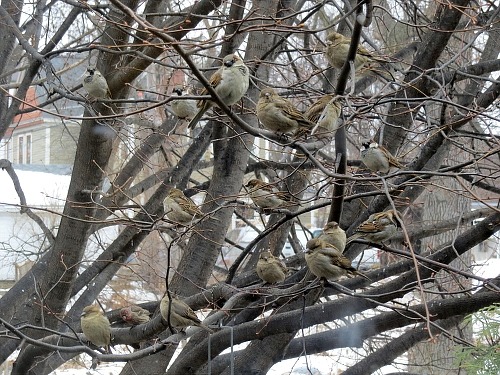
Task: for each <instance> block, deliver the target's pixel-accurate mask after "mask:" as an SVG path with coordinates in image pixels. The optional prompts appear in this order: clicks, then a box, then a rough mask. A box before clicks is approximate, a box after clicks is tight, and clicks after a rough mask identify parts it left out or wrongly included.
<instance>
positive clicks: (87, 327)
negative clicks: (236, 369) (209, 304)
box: [81, 210, 399, 353]
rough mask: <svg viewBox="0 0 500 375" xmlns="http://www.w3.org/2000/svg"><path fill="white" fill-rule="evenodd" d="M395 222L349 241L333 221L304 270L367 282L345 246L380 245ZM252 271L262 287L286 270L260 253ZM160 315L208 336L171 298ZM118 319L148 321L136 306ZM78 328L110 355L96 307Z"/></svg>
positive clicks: (371, 224) (367, 228)
mask: <svg viewBox="0 0 500 375" xmlns="http://www.w3.org/2000/svg"><path fill="white" fill-rule="evenodd" d="M398 220H399V219H398V218H397V214H396V212H395V211H394V210H388V211H384V212H379V213H376V214H372V215H370V217H369V218H368V219H367V220H366V221H364V222H363V223H362V224H360V225H359V226H358V228H357V229H356V231H355V233H354V234H353V235H352V236H351V237H349V238H347V236H346V233H345V231H344V230H343V229H342V228H340V227H339V225H338V223H336V222H335V221H331V222H329V223H327V224H326V225H325V226H324V228H323V232H322V233H321V234H320V235H319V236H318V237H317V238H313V239H311V240H309V241H308V242H307V244H306V247H307V250H306V252H305V260H306V264H307V267H308V269H309V270H310V271H311V273H312V274H313V275H315V276H316V277H318V278H320V279H324V280H337V279H339V278H340V277H342V276H346V275H347V276H361V277H364V278H366V279H368V277H367V276H365V275H364V274H363V273H361V272H359V271H358V270H356V269H355V268H354V267H353V266H352V265H351V261H350V260H349V259H348V258H347V257H345V256H344V255H343V252H344V250H345V248H346V246H347V244H349V243H350V242H352V241H355V240H358V239H364V240H367V241H370V242H376V243H382V242H383V241H386V240H388V239H390V238H391V237H392V236H393V235H394V234H395V233H396V231H397V227H398V226H399V221H398ZM255 271H256V273H257V275H258V276H259V278H260V279H261V280H263V281H264V282H265V283H269V284H275V283H281V282H283V281H285V279H286V276H287V271H288V269H287V267H286V265H285V264H284V263H283V261H282V260H280V259H279V258H278V257H275V256H274V255H273V254H272V253H271V252H270V251H262V252H261V253H260V254H259V260H258V261H257V266H256V269H255ZM368 280H369V279H368ZM160 314H161V317H162V319H163V321H164V323H165V324H167V325H170V326H171V327H172V328H175V329H184V328H187V327H189V326H196V327H200V328H203V329H205V330H207V331H209V332H212V330H211V329H210V328H208V327H207V326H206V325H204V324H203V323H202V322H201V321H200V319H199V318H198V317H197V316H196V314H195V313H194V311H193V310H192V309H191V308H190V307H189V306H188V305H187V304H186V303H185V302H184V301H182V300H180V299H179V298H178V297H177V296H175V295H171V298H169V296H168V294H165V296H164V297H163V298H162V300H161V301H160ZM120 316H121V318H122V320H123V321H124V322H125V323H126V324H127V325H130V326H135V325H139V324H144V323H147V322H149V320H150V313H149V311H148V310H145V309H143V308H141V307H139V306H128V307H124V308H122V309H121V310H120ZM81 328H82V332H83V334H84V335H85V337H86V339H87V340H88V341H90V342H91V343H92V344H94V345H95V346H97V347H103V348H104V349H105V351H106V352H107V353H110V348H109V345H110V343H111V324H110V322H109V320H108V318H107V317H106V316H105V315H104V313H103V312H102V311H101V309H100V308H99V306H97V305H90V306H87V307H85V308H84V309H83V312H82V314H81Z"/></svg>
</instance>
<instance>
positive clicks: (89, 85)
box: [83, 67, 111, 99]
mask: <svg viewBox="0 0 500 375" xmlns="http://www.w3.org/2000/svg"><path fill="white" fill-rule="evenodd" d="M83 88H84V89H85V90H87V92H88V93H89V95H90V96H92V97H93V98H95V99H109V98H111V94H110V92H109V87H108V82H107V81H106V78H104V77H103V75H102V74H101V72H100V71H99V70H97V69H96V68H91V67H88V68H87V72H86V74H85V77H84V78H83Z"/></svg>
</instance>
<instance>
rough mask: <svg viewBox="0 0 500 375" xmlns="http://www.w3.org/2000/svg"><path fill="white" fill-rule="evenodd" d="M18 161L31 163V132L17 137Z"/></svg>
mask: <svg viewBox="0 0 500 375" xmlns="http://www.w3.org/2000/svg"><path fill="white" fill-rule="evenodd" d="M17 162H18V163H19V164H31V134H26V135H19V136H18V137H17Z"/></svg>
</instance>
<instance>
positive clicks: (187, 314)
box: [160, 294, 212, 332]
mask: <svg viewBox="0 0 500 375" xmlns="http://www.w3.org/2000/svg"><path fill="white" fill-rule="evenodd" d="M170 301H172V303H171V304H170ZM169 305H171V307H170V314H169ZM160 313H161V316H162V318H163V320H164V321H165V322H170V325H171V326H172V327H173V328H179V329H183V328H187V327H189V326H196V327H201V328H203V329H205V330H207V331H209V332H212V330H211V329H210V328H208V327H207V326H205V325H204V324H202V323H201V320H200V319H198V317H197V316H196V314H195V313H194V311H193V310H192V309H191V308H190V307H189V306H188V305H187V304H186V303H185V302H184V301H181V300H180V299H178V298H177V297H176V296H174V295H172V299H171V300H170V299H169V298H168V294H165V296H164V297H163V298H162V300H161V302H160Z"/></svg>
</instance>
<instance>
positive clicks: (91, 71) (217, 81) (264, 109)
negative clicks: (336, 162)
mask: <svg viewBox="0 0 500 375" xmlns="http://www.w3.org/2000/svg"><path fill="white" fill-rule="evenodd" d="M350 42H351V41H350V39H349V38H346V37H344V36H343V35H341V34H338V33H335V32H333V33H331V34H329V35H328V37H327V40H326V45H327V47H326V49H325V51H324V52H325V56H326V58H327V60H328V62H329V63H330V65H331V66H332V67H334V68H337V69H340V68H342V66H343V65H344V63H345V61H346V59H347V53H348V50H349V45H350ZM374 61H380V60H379V59H377V58H376V57H374V56H373V55H372V54H371V53H370V52H368V51H367V50H366V49H364V48H363V47H362V46H358V49H357V54H356V57H355V60H354V67H355V70H356V71H357V70H359V69H361V68H362V67H364V66H366V65H368V64H371V63H372V62H374ZM209 82H210V85H211V87H212V88H213V89H214V91H215V92H216V94H217V96H218V97H219V99H220V100H221V101H222V102H223V103H224V104H226V105H227V106H231V105H233V104H235V103H237V102H238V101H239V100H240V99H241V98H242V97H243V96H244V95H245V93H246V91H247V90H248V87H249V69H248V67H247V66H246V65H245V64H244V62H243V61H242V59H241V58H240V57H239V56H237V55H236V54H230V55H227V56H226V57H224V59H223V62H222V66H221V67H220V68H219V69H218V70H217V71H216V72H215V73H214V74H213V75H212V76H211V77H210V80H209ZM83 87H84V88H85V90H87V92H88V93H89V95H90V96H91V97H93V98H95V99H107V98H110V92H109V88H108V84H107V81H106V79H105V78H104V77H103V75H102V74H101V73H100V72H99V71H98V70H97V69H95V68H88V69H87V73H86V75H85V77H84V80H83ZM173 92H174V93H175V94H176V95H177V96H178V97H182V96H183V93H184V89H183V87H180V86H178V87H175V88H174V90H173ZM201 94H202V95H207V94H208V91H207V90H206V89H204V91H203V92H202V93H201ZM213 106H217V104H216V103H215V102H214V101H212V100H209V99H204V100H200V101H198V102H196V101H194V100H192V99H174V100H172V103H171V109H172V112H173V113H174V114H175V115H176V116H178V117H179V118H181V119H190V120H191V121H190V123H189V125H188V127H189V128H193V127H194V126H196V124H197V122H198V121H199V120H200V119H201V118H202V116H203V115H204V114H205V112H207V111H208V110H209V109H210V108H211V107H213ZM341 110H342V107H341V104H340V102H339V101H338V100H337V99H336V98H335V97H334V96H332V95H324V96H322V97H321V98H319V100H318V101H317V102H315V103H314V104H313V105H312V106H311V107H310V108H309V109H308V110H307V111H306V112H305V113H302V112H301V111H299V110H298V109H297V108H296V107H295V106H294V105H293V103H292V102H290V101H289V100H287V99H285V98H282V97H281V96H280V95H278V94H277V93H276V92H275V91H274V90H273V89H272V88H264V89H262V90H261V92H260V96H259V100H258V102H257V106H256V113H257V117H258V119H259V121H260V122H261V124H262V125H263V126H264V127H265V128H266V129H268V130H271V131H273V132H276V133H281V134H289V135H292V136H297V135H301V134H304V133H309V134H316V135H317V136H318V137H321V136H327V137H328V136H330V135H331V134H332V132H334V131H335V130H336V127H337V122H338V119H339V117H340V114H341ZM363 147H364V148H363V150H362V151H361V161H362V162H363V163H364V164H365V165H366V166H367V167H368V168H369V169H370V170H372V171H373V172H376V173H379V172H380V173H388V172H389V170H390V168H391V167H396V168H402V167H403V166H402V165H401V163H399V162H398V160H397V159H396V158H395V157H394V156H392V155H391V154H390V153H389V152H388V151H387V150H386V149H385V148H383V147H382V146H379V145H378V144H377V143H376V142H366V143H363ZM245 188H246V189H247V193H248V196H249V197H250V198H251V199H252V201H253V203H254V204H255V205H256V206H258V207H260V208H262V209H264V210H272V209H276V208H280V207H285V206H286V205H288V204H290V196H289V194H288V193H286V192H281V191H278V190H277V189H276V188H275V187H274V186H273V185H272V184H268V183H266V182H264V181H262V180H258V179H252V180H250V181H249V182H248V183H247V184H246V185H245ZM163 204H164V212H165V214H166V216H167V218H168V219H169V220H171V221H173V222H175V223H177V224H182V225H186V224H189V223H191V222H193V220H197V219H200V218H202V217H203V216H204V214H203V212H202V211H201V210H200V209H199V207H198V206H197V205H196V204H195V203H194V202H193V201H192V200H191V199H189V198H188V197H186V196H185V195H184V193H183V192H182V191H181V190H179V189H176V188H171V189H170V190H169V192H168V194H167V197H166V198H165V200H164V202H163ZM398 226H399V222H398V219H397V214H396V213H395V212H394V211H393V210H389V211H385V212H380V213H376V214H373V215H371V216H370V217H369V218H368V220H366V221H365V222H363V223H362V224H361V225H359V227H358V228H357V229H356V231H355V233H354V235H353V236H351V237H350V238H349V239H348V238H347V236H346V233H345V231H344V230H342V229H341V228H340V227H339V225H338V224H337V223H336V222H329V223H327V224H326V225H325V227H324V228H323V232H322V234H321V235H320V236H319V237H318V238H313V239H311V240H309V241H308V242H307V244H306V247H307V250H306V253H305V260H306V263H307V267H308V269H309V270H310V271H311V273H312V274H314V275H315V276H317V277H318V278H320V279H326V280H337V279H338V278H340V277H342V276H344V275H354V276H362V277H365V278H366V276H365V275H363V274H362V273H361V272H359V271H357V270H356V269H355V268H353V267H352V265H351V261H350V260H349V259H348V258H346V257H345V256H344V255H343V252H344V250H345V248H346V246H347V244H349V243H350V242H351V241H354V240H357V239H364V240H367V241H370V242H377V243H381V242H383V241H385V240H388V239H389V238H391V237H392V236H393V235H394V234H395V233H396V232H397V227H398ZM256 273H257V275H258V276H259V277H260V278H261V279H262V280H263V281H264V282H266V283H270V284H274V283H280V282H283V281H284V280H285V279H286V275H287V267H286V266H285V264H284V263H283V262H282V261H281V260H280V259H279V258H277V257H275V256H274V255H273V254H272V253H271V252H270V251H263V252H261V253H260V254H259V259H258V262H257V266H256ZM160 314H161V316H162V319H163V320H164V321H165V323H168V324H170V326H171V327H173V328H176V329H183V328H186V327H188V326H197V327H201V328H204V329H206V330H208V331H210V329H209V328H208V327H206V326H205V325H203V324H202V323H201V321H200V320H199V319H198V317H197V316H196V314H195V313H194V312H193V310H192V309H191V308H190V307H189V306H188V305H187V304H186V303H184V302H183V301H181V300H180V299H178V298H177V297H175V296H172V298H169V297H168V295H167V294H166V295H165V296H164V297H163V298H162V300H161V302H160ZM120 315H121V317H122V319H123V321H124V322H125V323H127V324H129V325H138V324H144V323H147V322H148V321H149V320H150V314H149V311H147V310H145V309H142V308H140V307H138V306H129V307H126V308H123V309H122V310H121V311H120ZM81 328H82V332H83V333H84V335H85V337H86V338H87V339H88V340H89V341H90V342H92V343H93V344H94V345H95V346H98V347H104V348H105V350H106V351H108V352H109V345H110V342H111V325H110V322H109V320H108V319H107V318H106V316H105V315H104V314H103V313H102V311H101V309H100V308H99V307H98V306H96V305H91V306H87V307H85V308H84V309H83V312H82V315H81Z"/></svg>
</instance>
